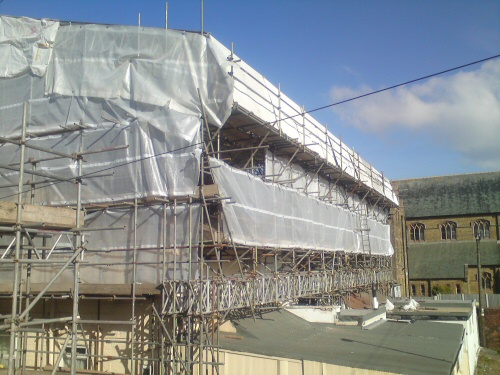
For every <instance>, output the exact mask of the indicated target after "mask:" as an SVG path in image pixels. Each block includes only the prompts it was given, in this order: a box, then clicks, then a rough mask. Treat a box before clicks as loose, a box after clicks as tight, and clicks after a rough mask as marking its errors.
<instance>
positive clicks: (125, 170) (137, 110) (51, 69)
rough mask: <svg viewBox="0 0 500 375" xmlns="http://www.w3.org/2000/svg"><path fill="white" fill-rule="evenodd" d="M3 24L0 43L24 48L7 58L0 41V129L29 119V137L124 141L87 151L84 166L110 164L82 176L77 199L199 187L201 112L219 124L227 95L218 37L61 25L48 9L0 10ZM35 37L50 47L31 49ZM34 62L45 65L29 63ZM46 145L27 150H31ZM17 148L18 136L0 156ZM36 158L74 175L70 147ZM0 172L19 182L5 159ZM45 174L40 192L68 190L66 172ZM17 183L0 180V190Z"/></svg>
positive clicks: (75, 146) (49, 168) (56, 195)
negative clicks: (32, 14)
mask: <svg viewBox="0 0 500 375" xmlns="http://www.w3.org/2000/svg"><path fill="white" fill-rule="evenodd" d="M0 32H3V35H1V34H0V46H4V47H5V46H6V47H5V48H8V49H9V51H11V52H12V51H14V52H12V53H14V54H15V55H16V56H18V55H19V56H18V57H19V58H17V57H16V59H14V58H13V57H12V56H11V57H9V56H8V55H4V54H2V53H0V76H1V75H2V74H3V73H4V77H6V78H3V79H0V136H3V137H8V138H16V137H19V136H20V135H21V129H22V124H23V120H26V128H27V129H26V130H27V134H28V138H31V139H29V141H28V143H30V144H36V145H38V146H43V147H47V148H49V149H51V150H54V151H58V152H63V153H65V154H70V155H71V154H73V153H75V152H79V151H96V150H98V149H106V148H109V147H116V146H118V147H119V146H128V148H127V149H126V150H121V151H111V152H107V153H99V154H92V155H87V156H85V162H84V174H88V173H93V172H96V171H101V170H103V169H106V170H108V171H109V173H113V176H107V177H102V178H101V177H100V178H99V179H86V180H85V183H86V185H85V187H84V189H83V191H84V192H83V194H84V197H83V203H94V202H109V201H116V200H124V199H131V198H142V197H146V196H156V195H159V196H168V197H174V196H179V195H188V194H190V195H192V194H193V193H194V189H195V187H196V185H197V182H198V176H199V167H198V164H199V156H200V145H199V144H198V143H199V129H200V116H201V114H202V113H204V114H206V115H207V117H208V120H209V121H210V122H211V123H212V124H214V125H217V126H222V124H224V122H225V121H226V119H227V118H228V117H229V115H230V112H231V106H232V92H233V80H232V78H231V77H230V75H229V74H228V69H229V65H230V63H229V62H228V60H227V49H225V48H224V47H223V46H222V45H221V44H220V43H219V42H217V41H216V40H215V39H213V38H211V37H210V36H204V35H201V34H199V33H189V32H180V31H174V30H164V29H149V28H138V27H131V26H105V25H64V26H60V27H59V24H58V23H55V22H52V21H45V20H42V21H40V20H33V19H28V18H13V17H7V16H0ZM0 48H3V47H0ZM33 48H34V49H37V48H42V49H43V48H48V49H49V50H50V54H45V53H44V52H41V51H38V50H36V51H35V50H33V51H34V52H30V51H31V50H32V49H33ZM9 53H10V52H9ZM6 56H7V57H6ZM42 58H43V59H44V60H43V61H41V60H40V61H38V60H36V59H42ZM23 59H24V60H23ZM33 59H35V60H36V61H32V60H33ZM21 60H23V61H21ZM21 62H22V64H21ZM23 64H24V65H23ZM34 64H42V65H44V66H45V68H46V69H45V68H44V69H43V70H41V68H37V72H36V73H35V72H34V68H33V67H34ZM30 68H31V69H30ZM2 72H3V73H2ZM6 72H7V73H6ZM9 72H10V73H9ZM13 72H15V73H13ZM37 74H38V75H37ZM24 103H27V110H26V116H24V113H23V105H24ZM202 103H203V110H202ZM80 131H83V133H82V135H81V134H80ZM63 132H65V133H64V134H59V133H63ZM55 133H57V135H54V134H55ZM154 155H156V157H153V156H154ZM52 156H53V155H51V154H49V153H44V152H39V151H32V150H29V151H28V152H27V157H26V160H27V159H28V158H29V157H32V158H36V159H47V158H48V157H52ZM19 160H20V158H19V152H18V150H17V147H13V146H10V145H7V144H4V145H3V146H2V147H1V149H0V161H1V162H2V164H4V161H9V163H16V162H17V163H18V162H19ZM121 165H123V167H121ZM117 166H120V167H119V168H115V167H117ZM30 167H31V166H30ZM36 168H37V170H39V171H42V172H47V173H49V172H50V174H51V175H52V176H56V177H58V178H66V179H67V178H72V177H76V175H77V165H76V162H75V161H74V160H72V159H71V158H59V159H57V160H44V161H43V162H38V163H37V165H36ZM0 173H1V177H2V178H3V177H5V180H6V181H7V183H5V184H2V186H5V185H9V184H17V181H18V180H17V177H18V176H17V175H16V173H11V171H8V170H7V169H3V168H2V169H1V170H0ZM28 178H30V179H31V176H28ZM36 179H37V180H38V181H40V180H43V179H44V178H43V177H42V178H39V177H37V178H36ZM45 180H46V181H47V184H46V185H47V186H46V188H45V189H37V191H36V194H35V200H36V203H46V204H57V205H59V204H72V203H74V202H75V193H76V189H74V186H71V183H64V182H63V183H61V182H57V181H51V180H49V179H48V178H45ZM53 182H55V183H53ZM48 185H50V186H48ZM40 186H41V185H37V188H39V187H40ZM13 192H14V191H13V190H12V189H10V188H5V189H3V188H0V199H5V198H4V197H9V196H12V195H11V194H12V193H13ZM7 199H9V198H7ZM12 199H16V198H15V197H14V198H12Z"/></svg>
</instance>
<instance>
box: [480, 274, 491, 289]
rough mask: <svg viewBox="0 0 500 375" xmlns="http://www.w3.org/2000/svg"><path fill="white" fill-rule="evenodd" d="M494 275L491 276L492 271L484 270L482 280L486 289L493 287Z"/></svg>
mask: <svg viewBox="0 0 500 375" xmlns="http://www.w3.org/2000/svg"><path fill="white" fill-rule="evenodd" d="M492 279H493V278H492V276H491V273H490V272H483V277H482V281H483V288H484V289H491V287H492V282H493V280H492Z"/></svg>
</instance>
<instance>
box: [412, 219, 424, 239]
mask: <svg viewBox="0 0 500 375" xmlns="http://www.w3.org/2000/svg"><path fill="white" fill-rule="evenodd" d="M410 240H412V241H425V224H422V223H414V224H412V225H410Z"/></svg>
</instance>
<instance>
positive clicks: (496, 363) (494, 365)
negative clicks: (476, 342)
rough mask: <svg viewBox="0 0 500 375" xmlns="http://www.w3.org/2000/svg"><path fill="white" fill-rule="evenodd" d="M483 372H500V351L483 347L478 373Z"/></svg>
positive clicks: (477, 374) (479, 374)
mask: <svg viewBox="0 0 500 375" xmlns="http://www.w3.org/2000/svg"><path fill="white" fill-rule="evenodd" d="M482 374H500V353H499V352H498V351H495V350H491V349H484V348H481V352H480V353H479V361H478V363H477V369H476V375H482Z"/></svg>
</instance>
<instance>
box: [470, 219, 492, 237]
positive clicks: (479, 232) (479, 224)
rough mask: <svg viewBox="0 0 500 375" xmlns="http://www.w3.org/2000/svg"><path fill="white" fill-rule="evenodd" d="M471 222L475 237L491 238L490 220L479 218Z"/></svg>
mask: <svg viewBox="0 0 500 375" xmlns="http://www.w3.org/2000/svg"><path fill="white" fill-rule="evenodd" d="M470 224H471V227H472V234H473V235H474V238H478V237H480V238H490V222H489V221H488V220H484V219H479V220H476V221H473V222H471V223H470Z"/></svg>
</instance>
